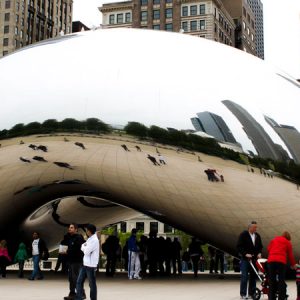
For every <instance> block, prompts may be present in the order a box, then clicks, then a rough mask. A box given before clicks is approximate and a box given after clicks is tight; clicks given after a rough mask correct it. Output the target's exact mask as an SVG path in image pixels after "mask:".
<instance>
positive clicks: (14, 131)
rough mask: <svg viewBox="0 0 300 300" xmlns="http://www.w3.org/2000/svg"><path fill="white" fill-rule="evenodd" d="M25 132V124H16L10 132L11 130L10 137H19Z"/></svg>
mask: <svg viewBox="0 0 300 300" xmlns="http://www.w3.org/2000/svg"><path fill="white" fill-rule="evenodd" d="M23 131H24V124H23V123H19V124H16V125H15V126H13V127H12V128H11V129H10V130H9V135H10V136H17V135H21V134H22V133H23Z"/></svg>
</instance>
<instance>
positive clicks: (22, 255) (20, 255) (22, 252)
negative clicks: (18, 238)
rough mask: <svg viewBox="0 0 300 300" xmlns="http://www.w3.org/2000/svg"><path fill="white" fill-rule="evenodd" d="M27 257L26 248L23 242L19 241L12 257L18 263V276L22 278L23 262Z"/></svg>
mask: <svg viewBox="0 0 300 300" xmlns="http://www.w3.org/2000/svg"><path fill="white" fill-rule="evenodd" d="M26 259H28V254H27V250H26V246H25V244H24V243H20V245H19V248H18V251H17V253H16V255H15V259H14V263H18V264H19V274H18V276H19V278H23V277H24V273H23V270H24V263H25V260H26Z"/></svg>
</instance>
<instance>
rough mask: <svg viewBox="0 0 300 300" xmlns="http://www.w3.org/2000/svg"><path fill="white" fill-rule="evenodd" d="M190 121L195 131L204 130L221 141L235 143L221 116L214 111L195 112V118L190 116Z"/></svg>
mask: <svg viewBox="0 0 300 300" xmlns="http://www.w3.org/2000/svg"><path fill="white" fill-rule="evenodd" d="M191 121H192V124H193V126H194V127H195V129H196V130H197V131H204V132H206V133H207V134H209V135H211V136H213V137H215V138H216V139H217V140H218V141H221V142H229V143H232V144H235V143H237V141H236V140H235V138H234V136H233V134H232V133H231V131H230V129H229V127H228V126H227V124H226V123H225V121H224V120H223V118H222V117H220V116H218V115H216V114H214V113H211V112H209V111H204V112H201V113H197V118H191Z"/></svg>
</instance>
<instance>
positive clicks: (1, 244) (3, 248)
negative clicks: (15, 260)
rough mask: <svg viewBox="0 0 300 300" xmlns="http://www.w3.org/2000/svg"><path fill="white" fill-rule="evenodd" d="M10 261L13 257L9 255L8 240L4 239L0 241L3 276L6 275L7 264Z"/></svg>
mask: <svg viewBox="0 0 300 300" xmlns="http://www.w3.org/2000/svg"><path fill="white" fill-rule="evenodd" d="M10 261H11V259H10V256H9V255H8V251H7V243H6V240H2V241H1V242H0V269H1V273H2V277H3V278H5V277H6V266H7V265H8V263H9V262H10Z"/></svg>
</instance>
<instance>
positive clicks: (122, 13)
mask: <svg viewBox="0 0 300 300" xmlns="http://www.w3.org/2000/svg"><path fill="white" fill-rule="evenodd" d="M99 10H100V11H101V13H102V15H103V18H102V22H103V23H102V27H104V28H115V27H133V28H148V29H154V30H166V31H175V32H183V33H185V34H190V35H195V36H199V37H203V38H207V39H210V40H214V41H217V42H221V43H224V44H227V45H230V46H234V41H235V38H234V29H235V24H234V21H233V19H232V18H231V16H230V14H229V13H228V12H227V10H226V9H225V7H224V5H223V4H222V1H219V0H211V1H200V0H181V1H175V0H174V1H173V0H133V1H125V2H117V3H108V4H103V6H102V7H100V8H99Z"/></svg>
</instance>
